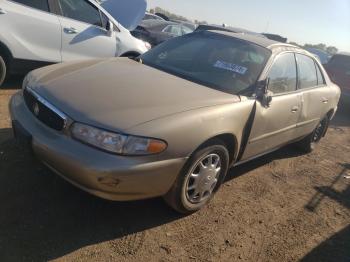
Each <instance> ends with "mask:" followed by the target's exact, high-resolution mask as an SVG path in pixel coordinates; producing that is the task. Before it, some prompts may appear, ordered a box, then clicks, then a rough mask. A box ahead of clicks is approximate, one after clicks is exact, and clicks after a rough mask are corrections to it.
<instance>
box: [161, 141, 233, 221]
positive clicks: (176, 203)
mask: <svg viewBox="0 0 350 262" xmlns="http://www.w3.org/2000/svg"><path fill="white" fill-rule="evenodd" d="M210 162H211V163H212V165H209V163H210ZM228 165H229V153H228V150H227V148H226V146H225V144H224V143H223V142H222V141H221V140H218V139H215V140H212V141H210V142H209V143H206V144H204V145H203V146H202V147H200V148H199V149H198V150H197V151H196V152H194V153H193V155H192V156H191V157H190V159H189V160H188V161H187V163H186V164H185V166H184V168H183V169H182V171H181V173H180V175H179V176H178V178H177V179H176V181H175V183H174V185H173V186H172V188H171V189H170V191H169V192H168V193H167V194H166V195H165V196H164V199H165V201H166V202H167V204H168V205H170V206H171V207H172V208H173V209H175V210H176V211H178V212H180V213H182V214H191V213H194V212H196V211H198V210H200V209H201V208H202V207H203V206H205V205H206V204H207V203H208V202H209V201H210V199H211V198H212V197H213V195H214V194H215V192H216V191H217V190H218V189H219V187H220V186H221V184H222V182H223V181H224V179H225V176H226V174H227V170H228ZM208 168H209V169H208Z"/></svg>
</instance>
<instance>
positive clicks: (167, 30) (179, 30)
mask: <svg viewBox="0 0 350 262" xmlns="http://www.w3.org/2000/svg"><path fill="white" fill-rule="evenodd" d="M191 32H193V30H192V29H190V28H188V27H187V26H185V25H182V24H179V23H175V22H170V21H158V20H144V21H142V22H141V24H140V25H139V26H138V27H136V29H135V30H133V31H132V32H131V34H132V35H133V36H134V37H136V38H139V39H141V40H143V41H146V42H148V43H150V44H151V45H152V46H156V45H158V44H160V43H163V42H164V41H167V40H169V39H171V38H174V37H178V36H182V35H185V34H188V33H191Z"/></svg>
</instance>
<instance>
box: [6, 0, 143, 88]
mask: <svg viewBox="0 0 350 262" xmlns="http://www.w3.org/2000/svg"><path fill="white" fill-rule="evenodd" d="M112 1H113V0H110V1H109V0H107V1H104V2H102V4H98V3H97V1H94V0H11V1H10V0H0V86H1V84H2V83H3V81H4V79H5V77H6V76H7V75H9V74H11V73H16V74H23V73H26V72H28V71H30V70H32V69H34V68H37V67H40V66H43V65H47V64H51V63H59V62H63V61H70V60H81V59H88V58H96V57H113V56H138V55H139V54H142V53H144V52H146V51H147V50H148V49H149V48H150V46H149V45H148V43H145V42H143V41H141V40H139V39H136V38H134V37H133V36H132V35H131V34H130V31H129V30H133V29H134V28H135V27H136V26H137V24H138V23H139V22H140V21H141V20H142V18H143V17H144V15H145V10H146V1H145V0H128V1H126V0H124V1H122V0H118V1H115V0H114V2H112ZM129 3H131V4H129ZM107 10H108V11H107ZM126 10H127V12H125V11H126ZM118 15H119V16H120V19H118V21H117V20H116V19H115V17H119V16H118ZM121 20H124V23H123V22H122V21H121Z"/></svg>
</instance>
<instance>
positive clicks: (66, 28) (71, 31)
mask: <svg viewBox="0 0 350 262" xmlns="http://www.w3.org/2000/svg"><path fill="white" fill-rule="evenodd" d="M64 32H65V33H67V34H77V33H78V30H77V29H75V28H74V27H70V28H68V27H65V28H64Z"/></svg>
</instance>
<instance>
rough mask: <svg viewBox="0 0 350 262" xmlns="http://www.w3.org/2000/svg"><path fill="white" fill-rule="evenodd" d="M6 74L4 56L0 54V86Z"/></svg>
mask: <svg viewBox="0 0 350 262" xmlns="http://www.w3.org/2000/svg"><path fill="white" fill-rule="evenodd" d="M6 74H7V68H6V63H5V60H4V58H3V57H2V56H1V55H0V88H1V85H2V84H3V83H4V81H5V78H6Z"/></svg>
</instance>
